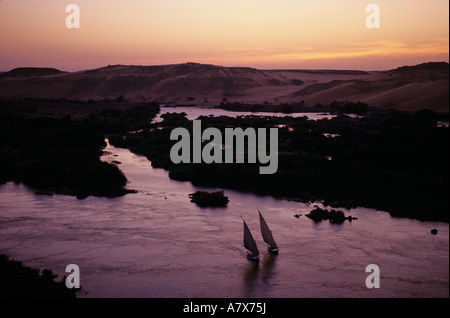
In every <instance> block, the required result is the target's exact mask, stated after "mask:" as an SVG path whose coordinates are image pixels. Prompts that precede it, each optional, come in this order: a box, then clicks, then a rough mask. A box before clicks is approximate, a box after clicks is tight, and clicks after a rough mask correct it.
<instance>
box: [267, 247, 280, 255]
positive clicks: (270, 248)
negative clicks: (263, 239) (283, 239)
mask: <svg viewBox="0 0 450 318" xmlns="http://www.w3.org/2000/svg"><path fill="white" fill-rule="evenodd" d="M267 250H268V251H269V253H272V254H278V247H277V248H272V247H270V246H269V247H268V248H267Z"/></svg>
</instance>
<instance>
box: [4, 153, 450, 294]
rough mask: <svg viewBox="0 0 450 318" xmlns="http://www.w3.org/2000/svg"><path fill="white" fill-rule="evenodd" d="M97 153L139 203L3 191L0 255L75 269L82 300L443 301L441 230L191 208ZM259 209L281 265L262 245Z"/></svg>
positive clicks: (279, 208)
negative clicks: (247, 237)
mask: <svg viewBox="0 0 450 318" xmlns="http://www.w3.org/2000/svg"><path fill="white" fill-rule="evenodd" d="M106 150H107V151H109V152H110V153H111V154H109V155H106V156H104V157H103V160H107V161H112V160H117V161H120V162H121V163H122V164H120V168H121V169H122V171H123V172H124V173H125V175H126V176H127V178H128V179H129V180H130V183H129V184H128V186H127V187H128V188H130V189H135V190H137V191H138V192H137V193H135V194H129V195H126V196H124V197H120V198H115V199H107V198H96V197H89V198H87V199H85V200H77V199H76V198H74V197H70V196H62V195H54V196H46V195H35V194H34V193H33V191H32V190H30V189H29V188H27V187H25V186H23V185H17V184H14V183H7V184H5V185H1V186H0V253H6V254H9V255H10V256H11V257H13V258H15V259H18V260H21V261H23V262H24V263H25V264H26V265H29V266H33V267H38V268H41V269H44V268H50V269H52V270H53V271H54V272H55V273H57V274H59V275H60V276H59V278H61V277H62V276H63V275H64V270H65V267H66V266H67V265H69V264H77V265H79V267H80V270H81V285H82V288H83V289H82V292H80V293H79V297H271V298H272V297H273V298H276V297H288V298H297V297H448V296H449V285H448V279H449V227H448V224H445V223H434V222H420V221H416V220H410V219H397V218H391V217H390V215H389V214H388V213H385V212H380V211H375V210H371V209H365V208H358V209H355V210H351V211H347V210H344V211H345V212H346V214H351V215H353V216H356V217H358V218H359V219H358V220H355V221H353V222H351V223H349V222H346V223H344V224H342V225H334V224H330V223H328V222H321V223H314V222H313V221H311V220H310V219H308V218H306V217H305V216H304V215H305V214H306V213H308V212H309V211H310V210H311V209H312V208H313V207H312V206H309V205H306V204H302V203H297V202H292V201H287V200H281V199H274V198H272V197H267V196H257V195H254V194H251V193H241V192H237V191H231V190H226V189H225V194H226V195H227V196H228V197H229V198H230V203H229V205H228V207H227V208H222V209H211V208H206V209H202V208H199V207H197V206H196V205H195V204H193V203H191V202H189V198H188V194H189V193H192V192H194V191H196V190H199V189H202V188H198V187H194V186H192V185H191V184H190V183H189V182H177V181H172V180H170V179H169V178H168V173H167V172H166V171H164V170H161V169H153V168H152V167H151V164H150V162H149V161H148V160H147V159H146V158H145V157H142V156H137V155H135V154H133V153H131V152H130V151H128V150H126V149H120V148H114V147H112V146H108V147H107V149H106ZM208 190H215V189H208ZM257 207H258V208H259V209H260V210H261V212H262V213H263V215H264V217H265V219H266V221H267V223H268V224H269V226H270V227H271V230H272V232H273V235H274V238H275V240H276V241H277V243H278V245H279V247H280V253H279V255H278V256H272V255H270V254H269V253H268V252H267V249H266V247H265V244H264V242H263V241H262V237H261V234H260V233H259V223H258V222H259V221H258V212H257ZM298 213H300V214H302V216H301V217H300V218H298V219H297V218H295V217H294V215H295V214H298ZM243 218H244V219H245V220H246V222H247V224H248V225H249V228H250V230H251V231H252V232H253V236H254V237H255V239H256V241H257V244H258V246H259V249H260V251H261V254H262V255H261V261H260V263H259V265H257V266H256V265H254V264H253V263H251V262H249V261H248V260H247V258H246V251H245V248H244V247H243V225H242V223H243V222H242V219H243ZM433 228H437V229H438V230H439V233H438V235H436V236H434V235H431V234H430V230H431V229H433ZM369 264H377V265H378V266H379V267H380V270H381V288H380V289H368V288H367V287H366V285H365V280H366V277H367V275H368V274H367V273H365V268H366V266H367V265H369Z"/></svg>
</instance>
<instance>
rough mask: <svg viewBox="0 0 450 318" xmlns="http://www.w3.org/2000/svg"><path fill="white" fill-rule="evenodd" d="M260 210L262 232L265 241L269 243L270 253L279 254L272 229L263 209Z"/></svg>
mask: <svg viewBox="0 0 450 318" xmlns="http://www.w3.org/2000/svg"><path fill="white" fill-rule="evenodd" d="M258 212H259V224H260V227H261V234H262V237H263V239H264V242H266V243H267V244H268V245H269V248H268V250H269V252H270V253H273V254H277V253H278V245H277V243H276V242H275V240H274V239H273V236H272V231H270V229H269V226H268V225H267V223H266V220H264V217H263V216H262V214H261V211H259V209H258Z"/></svg>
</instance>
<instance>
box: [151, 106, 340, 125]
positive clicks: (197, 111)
mask: <svg viewBox="0 0 450 318" xmlns="http://www.w3.org/2000/svg"><path fill="white" fill-rule="evenodd" d="M166 113H186V117H187V119H189V120H194V119H197V118H198V117H200V116H215V117H218V116H228V117H238V116H275V117H285V116H291V117H294V118H297V117H305V116H306V117H308V119H311V120H319V119H324V118H327V119H331V118H334V117H336V116H335V115H331V114H327V113H291V114H286V113H271V112H236V111H229V110H224V109H220V108H213V107H200V106H199V107H161V112H160V113H159V114H158V116H157V117H156V118H155V119H154V120H153V121H154V122H161V121H162V120H163V119H162V118H161V115H163V114H166Z"/></svg>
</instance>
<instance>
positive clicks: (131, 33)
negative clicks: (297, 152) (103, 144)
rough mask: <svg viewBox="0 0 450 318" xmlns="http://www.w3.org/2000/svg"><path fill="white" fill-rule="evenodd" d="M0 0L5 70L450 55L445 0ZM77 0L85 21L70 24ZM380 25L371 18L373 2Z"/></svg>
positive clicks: (385, 65) (346, 62) (375, 65)
mask: <svg viewBox="0 0 450 318" xmlns="http://www.w3.org/2000/svg"><path fill="white" fill-rule="evenodd" d="M71 1H72V2H70V1H61V0H39V1H35V0H0V29H1V32H0V71H8V70H10V69H12V68H15V67H20V66H39V67H56V68H58V69H61V70H66V71H74V70H81V69H88V68H97V67H102V66H105V65H108V64H132V65H157V64H172V63H184V62H198V63H208V64H216V65H224V66H250V67H256V68H266V69H272V68H310V69H311V68H312V69H326V68H331V69H364V70H378V69H391V68H396V67H398V66H403V65H414V64H419V63H423V62H428V61H446V62H448V61H449V31H448V29H449V13H448V10H449V1H448V0H428V1H425V0H395V1H392V0H370V1H369V0H368V1H361V0H343V1H336V0H278V1H275V0H128V1H123V0H91V1H82V0H78V1H77V0H71ZM71 3H74V4H77V5H78V6H79V8H80V12H81V19H80V21H81V27H80V28H79V29H68V28H67V27H66V17H67V16H68V15H69V13H66V6H67V5H69V4H71ZM371 3H375V4H377V5H378V6H379V7H380V10H381V16H380V18H381V27H380V28H379V29H368V28H367V27H366V23H365V21H366V18H367V16H368V15H369V14H368V13H366V10H365V9H366V6H367V5H368V4H371Z"/></svg>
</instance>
